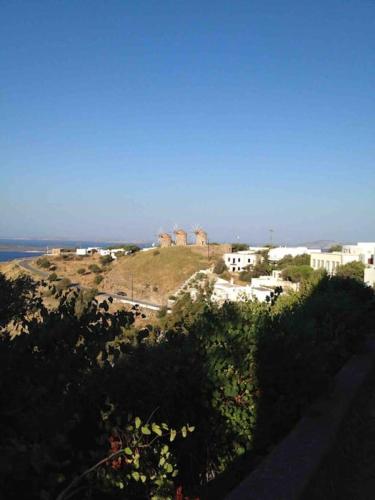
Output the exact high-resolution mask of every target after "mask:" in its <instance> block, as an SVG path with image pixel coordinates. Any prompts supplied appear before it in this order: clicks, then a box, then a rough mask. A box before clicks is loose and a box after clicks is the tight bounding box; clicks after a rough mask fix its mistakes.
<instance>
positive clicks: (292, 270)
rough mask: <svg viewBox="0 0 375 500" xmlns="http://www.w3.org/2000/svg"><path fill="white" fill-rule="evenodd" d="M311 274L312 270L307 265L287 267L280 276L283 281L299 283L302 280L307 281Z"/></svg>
mask: <svg viewBox="0 0 375 500" xmlns="http://www.w3.org/2000/svg"><path fill="white" fill-rule="evenodd" d="M313 272H314V271H313V269H312V268H311V267H310V266H308V265H301V266H287V267H286V268H285V269H284V270H283V271H282V272H281V276H282V278H283V279H284V280H287V281H292V282H293V283H300V282H301V281H303V280H307V279H309V278H310V277H311V276H312V274H313Z"/></svg>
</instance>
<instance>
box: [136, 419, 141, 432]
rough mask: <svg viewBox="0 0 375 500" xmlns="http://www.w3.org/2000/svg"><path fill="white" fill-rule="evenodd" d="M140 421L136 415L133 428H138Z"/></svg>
mask: <svg viewBox="0 0 375 500" xmlns="http://www.w3.org/2000/svg"><path fill="white" fill-rule="evenodd" d="M141 423H142V421H141V419H140V418H139V417H137V418H136V419H135V428H136V429H139V427H140V425H141Z"/></svg>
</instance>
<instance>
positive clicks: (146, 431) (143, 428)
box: [141, 425, 151, 435]
mask: <svg viewBox="0 0 375 500" xmlns="http://www.w3.org/2000/svg"><path fill="white" fill-rule="evenodd" d="M141 431H142V434H147V435H148V434H151V431H150V429H149V427H148V425H144V426H143V427H142V429H141Z"/></svg>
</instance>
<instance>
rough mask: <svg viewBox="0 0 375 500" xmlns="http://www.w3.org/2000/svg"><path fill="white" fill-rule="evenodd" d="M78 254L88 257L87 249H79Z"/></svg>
mask: <svg viewBox="0 0 375 500" xmlns="http://www.w3.org/2000/svg"><path fill="white" fill-rule="evenodd" d="M76 254H77V255H87V248H77V249H76Z"/></svg>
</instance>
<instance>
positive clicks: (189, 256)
mask: <svg viewBox="0 0 375 500" xmlns="http://www.w3.org/2000/svg"><path fill="white" fill-rule="evenodd" d="M218 254H220V250H219V249H214V250H211V256H210V260H208V255H207V249H203V248H194V247H170V248H158V249H155V250H150V251H148V252H139V253H137V254H135V255H131V256H126V257H122V258H120V259H118V261H117V262H114V263H113V264H112V266H111V270H110V271H109V272H108V273H106V274H105V275H104V276H105V277H104V281H103V287H102V288H103V289H104V290H105V291H108V292H113V293H114V292H117V291H124V292H126V293H127V294H128V295H129V296H130V294H131V282H132V277H133V294H134V297H136V298H138V299H144V300H149V301H151V302H157V303H164V302H165V301H166V300H167V299H168V296H169V295H171V294H173V293H174V292H175V291H176V290H177V289H178V288H179V287H180V286H181V285H182V284H183V283H184V281H185V280H186V279H188V278H189V277H190V276H191V275H192V274H193V273H195V272H196V271H199V270H201V269H207V268H208V267H209V266H210V265H212V263H213V262H214V261H215V260H216V258H217V257H216V256H217V255H218Z"/></svg>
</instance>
